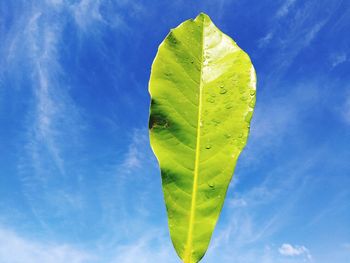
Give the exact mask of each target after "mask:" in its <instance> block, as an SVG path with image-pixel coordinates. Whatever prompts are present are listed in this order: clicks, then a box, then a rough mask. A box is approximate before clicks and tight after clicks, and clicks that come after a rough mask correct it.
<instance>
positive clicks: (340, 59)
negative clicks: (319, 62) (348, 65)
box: [330, 53, 348, 68]
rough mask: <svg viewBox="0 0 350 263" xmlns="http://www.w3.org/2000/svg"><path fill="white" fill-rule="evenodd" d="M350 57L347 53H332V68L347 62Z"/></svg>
mask: <svg viewBox="0 0 350 263" xmlns="http://www.w3.org/2000/svg"><path fill="white" fill-rule="evenodd" d="M347 59H348V56H347V54H346V53H337V54H332V55H331V56H330V63H331V66H332V68H334V67H336V66H338V65H340V64H342V63H344V62H346V61H347Z"/></svg>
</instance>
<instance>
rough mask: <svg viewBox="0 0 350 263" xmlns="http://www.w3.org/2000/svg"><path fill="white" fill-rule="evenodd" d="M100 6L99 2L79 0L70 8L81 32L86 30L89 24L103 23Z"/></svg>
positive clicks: (98, 0)
mask: <svg viewBox="0 0 350 263" xmlns="http://www.w3.org/2000/svg"><path fill="white" fill-rule="evenodd" d="M100 4H101V3H100V0H97V1H93V0H81V1H80V2H78V3H76V4H74V5H72V6H70V8H71V9H72V12H73V15H74V19H75V21H76V23H77V24H78V26H79V27H80V28H81V29H82V30H85V29H87V28H88V26H89V25H90V24H91V22H103V21H104V20H103V17H102V15H101V13H100Z"/></svg>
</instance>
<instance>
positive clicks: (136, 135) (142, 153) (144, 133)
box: [120, 129, 149, 173]
mask: <svg viewBox="0 0 350 263" xmlns="http://www.w3.org/2000/svg"><path fill="white" fill-rule="evenodd" d="M147 150H149V139H148V130H146V129H135V130H134V131H133V136H132V138H131V142H130V144H129V146H128V150H127V152H126V154H125V156H124V159H123V161H122V163H121V165H120V170H121V171H124V172H125V173H131V172H132V171H134V170H135V169H138V168H141V165H145V162H147V160H146V156H147V155H148V154H149V151H147Z"/></svg>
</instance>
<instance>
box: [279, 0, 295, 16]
mask: <svg viewBox="0 0 350 263" xmlns="http://www.w3.org/2000/svg"><path fill="white" fill-rule="evenodd" d="M295 2H296V0H286V1H285V2H284V3H283V4H282V6H281V7H280V8H279V9H278V11H277V13H276V16H277V17H278V18H281V17H284V16H286V15H287V14H288V13H289V11H290V9H291V8H292V7H293V5H294V3H295Z"/></svg>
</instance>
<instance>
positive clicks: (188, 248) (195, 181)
mask: <svg viewBox="0 0 350 263" xmlns="http://www.w3.org/2000/svg"><path fill="white" fill-rule="evenodd" d="M204 20H205V16H204V15H203V19H202V50H201V58H200V79H199V102H198V120H197V134H196V157H195V163H194V176H193V187H192V200H191V210H190V221H189V228H188V235H187V244H186V250H185V258H184V262H185V263H191V262H192V246H193V225H194V221H195V214H196V199H197V190H198V189H197V188H198V167H199V155H200V134H201V122H202V96H203V77H202V75H203V63H204V61H203V57H204V55H203V54H204V28H205V27H204Z"/></svg>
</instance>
